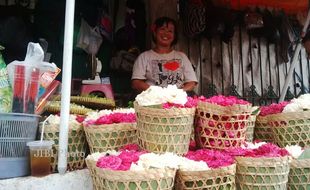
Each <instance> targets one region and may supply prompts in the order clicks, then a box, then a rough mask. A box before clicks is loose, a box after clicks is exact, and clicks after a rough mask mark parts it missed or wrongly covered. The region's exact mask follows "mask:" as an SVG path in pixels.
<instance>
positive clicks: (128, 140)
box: [84, 123, 137, 153]
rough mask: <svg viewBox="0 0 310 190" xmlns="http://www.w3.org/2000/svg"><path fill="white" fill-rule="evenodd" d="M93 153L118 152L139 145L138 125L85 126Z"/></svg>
mask: <svg viewBox="0 0 310 190" xmlns="http://www.w3.org/2000/svg"><path fill="white" fill-rule="evenodd" d="M84 130H85V134H86V139H87V142H88V145H89V148H90V152H91V153H95V152H105V151H107V150H118V149H119V148H121V147H123V146H124V145H127V144H133V143H137V135H136V123H117V124H105V125H89V126H84Z"/></svg>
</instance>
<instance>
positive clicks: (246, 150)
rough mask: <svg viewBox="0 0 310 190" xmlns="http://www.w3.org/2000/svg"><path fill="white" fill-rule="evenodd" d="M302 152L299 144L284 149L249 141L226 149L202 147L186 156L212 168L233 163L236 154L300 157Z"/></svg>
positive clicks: (244, 155) (245, 155)
mask: <svg viewBox="0 0 310 190" xmlns="http://www.w3.org/2000/svg"><path fill="white" fill-rule="evenodd" d="M301 153H302V150H301V147H299V146H298V145H292V146H287V147H286V148H285V149H284V148H280V147H278V146H276V145H274V144H272V143H266V142H260V143H254V144H253V143H250V142H247V143H246V145H245V146H242V147H238V148H231V149H226V150H210V149H200V150H196V151H189V152H188V153H187V154H186V155H185V156H186V157H187V158H188V159H191V160H196V161H204V162H206V163H207V164H208V166H209V167H210V168H219V167H223V166H229V165H231V164H233V163H234V158H235V157H236V156H243V157H256V158H257V157H283V156H287V155H291V156H293V157H298V156H299V155H300V154H301Z"/></svg>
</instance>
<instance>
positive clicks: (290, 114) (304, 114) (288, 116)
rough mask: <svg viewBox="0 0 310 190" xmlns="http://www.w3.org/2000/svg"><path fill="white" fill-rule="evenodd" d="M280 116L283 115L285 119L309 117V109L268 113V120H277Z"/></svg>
mask: <svg viewBox="0 0 310 190" xmlns="http://www.w3.org/2000/svg"><path fill="white" fill-rule="evenodd" d="M298 116H299V117H298ZM280 117H285V120H287V119H309V117H310V110H309V111H299V112H286V113H277V114H270V115H268V122H270V121H274V120H277V119H278V118H280Z"/></svg>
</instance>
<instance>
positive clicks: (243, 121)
mask: <svg viewBox="0 0 310 190" xmlns="http://www.w3.org/2000/svg"><path fill="white" fill-rule="evenodd" d="M250 114H251V106H247V105H234V106H227V107H225V106H220V105H215V104H210V103H207V102H201V103H199V104H198V108H197V113H196V117H195V138H196V143H197V145H198V147H200V148H212V149H226V148H233V147H240V146H241V145H242V144H243V142H244V141H245V136H246V130H247V125H248V124H249V122H248V119H249V117H250Z"/></svg>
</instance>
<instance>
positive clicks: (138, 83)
mask: <svg viewBox="0 0 310 190" xmlns="http://www.w3.org/2000/svg"><path fill="white" fill-rule="evenodd" d="M149 87H150V85H149V84H147V83H146V82H145V81H144V80H140V79H133V80H132V81H131V88H132V89H134V90H136V91H137V92H138V93H140V92H142V91H144V90H146V89H148V88H149Z"/></svg>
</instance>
